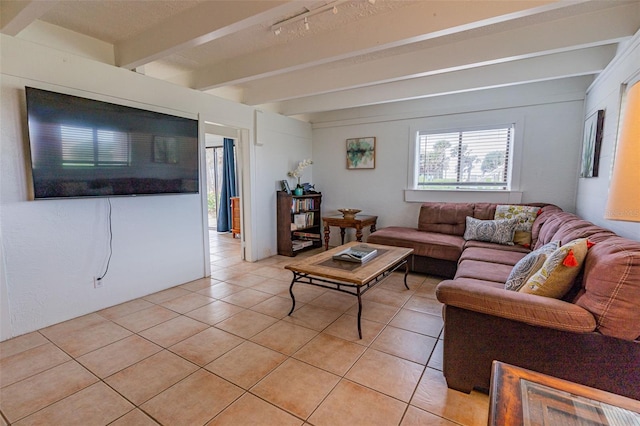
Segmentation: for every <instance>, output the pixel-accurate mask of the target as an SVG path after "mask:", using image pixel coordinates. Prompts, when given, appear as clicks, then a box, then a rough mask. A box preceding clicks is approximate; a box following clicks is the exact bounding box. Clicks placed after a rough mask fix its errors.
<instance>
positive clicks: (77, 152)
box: [25, 87, 199, 199]
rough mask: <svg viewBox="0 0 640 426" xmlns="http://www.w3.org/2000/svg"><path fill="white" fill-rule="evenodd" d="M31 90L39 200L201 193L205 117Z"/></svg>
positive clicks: (30, 118) (34, 174)
mask: <svg viewBox="0 0 640 426" xmlns="http://www.w3.org/2000/svg"><path fill="white" fill-rule="evenodd" d="M25 90H26V97H27V116H28V123H29V146H30V151H31V172H32V177H33V191H34V198H35V199H46V198H69V197H71V198H73V197H111V196H135V195H154V194H182V193H188V194H196V193H198V190H199V183H198V176H199V175H198V121H197V120H193V119H189V118H184V117H178V116H173V115H168V114H162V113H158V112H153V111H147V110H143V109H138V108H132V107H128V106H123V105H116V104H112V103H108V102H102V101H96V100H92V99H86V98H81V97H77V96H71V95H66V94H62V93H56V92H50V91H47V90H41V89H35V88H32V87H26V88H25Z"/></svg>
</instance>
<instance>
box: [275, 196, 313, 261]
mask: <svg viewBox="0 0 640 426" xmlns="http://www.w3.org/2000/svg"><path fill="white" fill-rule="evenodd" d="M321 204H322V194H308V195H300V196H297V195H292V194H287V193H286V192H284V191H278V192H277V230H276V233H277V237H278V254H280V255H283V256H295V255H296V254H298V253H299V252H302V251H304V250H308V249H311V248H317V247H322V215H321V213H320V206H321Z"/></svg>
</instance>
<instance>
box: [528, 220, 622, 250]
mask: <svg viewBox="0 0 640 426" xmlns="http://www.w3.org/2000/svg"><path fill="white" fill-rule="evenodd" d="M543 215H544V212H543V213H541V215H540V216H543ZM536 222H537V221H536ZM534 230H535V224H534ZM538 231H539V232H538V234H537V237H538V241H537V243H536V246H535V247H534V248H538V247H541V246H542V245H544V244H546V243H548V242H550V241H554V240H559V241H560V244H566V243H568V242H570V241H573V240H576V239H578V238H589V241H591V242H594V243H598V242H600V241H603V240H605V239H607V238H609V237H613V236H616V234H615V233H613V232H611V231H609V230H608V229H604V228H601V227H600V226H597V225H594V224H593V223H591V222H589V221H586V220H584V219H581V218H580V217H578V216H576V215H575V214H573V213H567V212H563V211H560V212H554V213H552V214H550V215H549V217H547V218H546V220H545V221H544V225H543V226H542V227H540V228H539V230H538Z"/></svg>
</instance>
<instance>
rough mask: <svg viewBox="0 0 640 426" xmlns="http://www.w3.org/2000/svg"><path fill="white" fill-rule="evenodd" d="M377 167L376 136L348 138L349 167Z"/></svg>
mask: <svg viewBox="0 0 640 426" xmlns="http://www.w3.org/2000/svg"><path fill="white" fill-rule="evenodd" d="M375 168H376V138H374V137H366V138H353V139H347V169H351V170H354V169H375Z"/></svg>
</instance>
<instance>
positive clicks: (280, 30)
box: [273, 27, 282, 35]
mask: <svg viewBox="0 0 640 426" xmlns="http://www.w3.org/2000/svg"><path fill="white" fill-rule="evenodd" d="M281 32H282V27H278V28H276V29H275V30H273V33H274V34H275V35H280V33H281Z"/></svg>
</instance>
